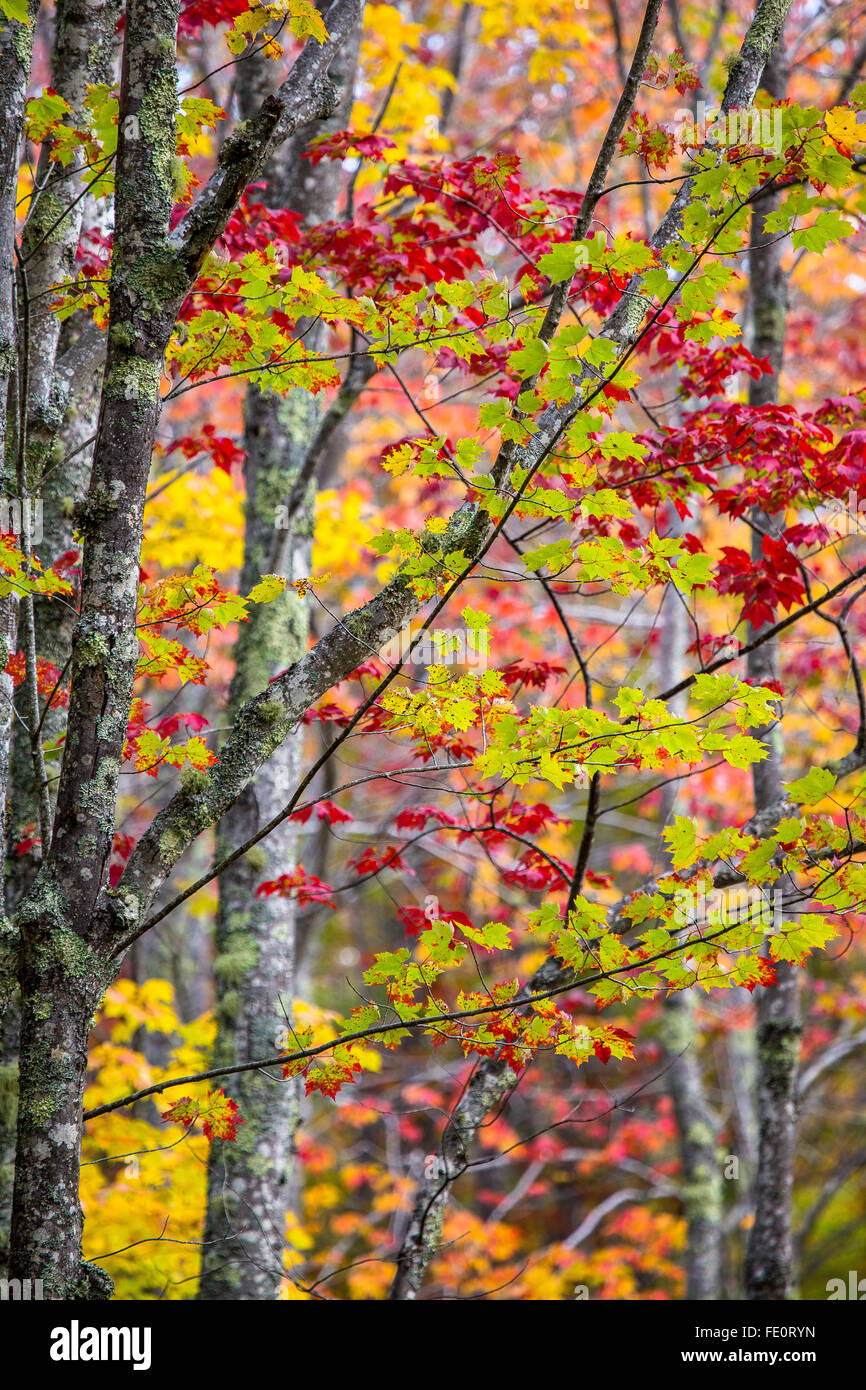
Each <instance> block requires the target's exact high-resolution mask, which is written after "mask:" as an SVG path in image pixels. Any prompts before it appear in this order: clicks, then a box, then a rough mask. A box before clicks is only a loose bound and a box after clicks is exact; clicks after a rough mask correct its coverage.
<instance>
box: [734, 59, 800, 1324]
mask: <svg viewBox="0 0 866 1390" xmlns="http://www.w3.org/2000/svg"><path fill="white" fill-rule="evenodd" d="M763 85H764V87H765V89H766V90H767V92H768V93H769V94H770V96H772V97H773V98H774V99H775V100H781V99H782V98H783V97H784V95H785V90H786V86H787V70H786V63H785V55H784V48H783V45H782V42H781V41H780V42H779V45H778V46H777V48H776V49H775V51H774V54H773V58H772V61H771V62H770V63H768V64H767V70H766V72H765V74H764V82H763ZM777 202H778V199H776V198H772V199H769V200H768V201H767V203H766V204H765V206H764V208H762V210H761V211H759V212H756V213H755V215H754V217H753V220H752V228H751V245H752V250H751V252H750V267H749V270H750V299H751V318H752V351H753V352H754V353H755V355H756V356H758V357H769V359H770V361H771V363H772V366H773V374H772V376H763V377H761V378H759V380H757V381H751V382H750V386H749V403H750V405H757V406H760V405H767V404H772V403H774V402H776V401H778V399H779V377H780V374H781V370H782V360H783V354H784V344H785V325H786V311H787V294H786V280H785V275H784V271H783V268H782V253H783V249H784V247H783V243H782V242H781V241H780V239H779V238H778V236H775V235H768V234H767V233H766V232H765V231H764V217H765V215H766V214H769V213H770V212H772V211H773V208H774V206H775V205H776V204H777ZM752 521H753V524H754V526H755V527H756V528H757V531H758V532H769V533H771V534H772V533H773V532H775V531H777V530H778V529H779V528H780V526H781V525H783V524H784V522H783V520H782V519H780V518H775V517H771V516H768V515H767V513H766V512H761V511H756V512H754V513H753V515H752ZM759 553H760V534H755V533H753V554H755V555H756V556H757V555H758V554H759ZM777 658H778V652H777V644H776V643H775V642H767V643H765V644H764V645H763V646H762V647H760V648H758V649H757V650H756V651H754V652H752V653H750V654H749V657H748V665H747V669H748V674H749V676H750V677H751V678H752V680H754V681H755V682H756V683H757V684H765V683H767V682H770V681H773V680H775V679H776V678H777V671H778V660H777ZM764 742H765V747H766V749H767V754H768V756H767V757H766V759H765V760H764V761H763V762H761V763H756V764H755V765H754V767H753V769H752V780H753V786H754V795H755V810H756V812H760V811H762V810H764V809H765V808H767V807H770V806H773V805H776V804H778V802H779V801H780V800H781V799H782V797H783V796H784V791H783V788H782V774H783V749H782V739H781V729H780V728H779V727H778V726H776V727H775V728H774V729H772V730H767V731H765V739H764ZM776 976H777V981H778V983H777V984H776V985H774V986H771V987H770V988H768V989H761V990H760V993H759V999H758V1019H757V1033H756V1044H757V1046H756V1071H757V1079H756V1107H757V1122H758V1169H757V1173H756V1176H755V1184H754V1203H755V1220H754V1224H753V1225H752V1227H751V1229H750V1231H749V1241H748V1249H747V1253H746V1266H745V1282H746V1296H747V1298H749V1299H750V1300H756V1301H762V1302H766V1301H780V1300H784V1299H788V1298H790V1297H791V1296H792V1293H793V1287H794V1279H795V1275H794V1251H793V1238H792V1232H791V1200H792V1195H793V1186H794V1159H795V1154H796V1121H797V1072H798V1067H799V1060H800V1040H801V1035H802V1024H801V1020H800V985H799V971H798V970H797V969H796V967H794V966H791V965H789V964H788V963H787V962H784V961H780V962H779V963H778V964H777V966H776Z"/></svg>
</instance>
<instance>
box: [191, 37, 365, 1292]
mask: <svg viewBox="0 0 866 1390" xmlns="http://www.w3.org/2000/svg"><path fill="white" fill-rule="evenodd" d="M359 44H360V25H359V26H358V27H357V29H356V30H355V32H354V34H353V35H352V37H351V38H350V39H349V40H348V41H347V43H346V45H345V46H344V48H343V50H342V52H341V54H340V58H339V61H338V64H335V68H334V69H333V70H332V72H333V75H334V76H335V77H337V80H338V81H339V83H340V87H341V91H342V98H341V102H340V105H339V107H338V108H337V110H336V111H335V113H334V115H333V116H332V117H331V119H330V121H328V122H325V123H323V129H324V130H326V131H327V130H328V129H332V130H340V129H342V128H344V127H345V126H346V125H347V124H348V119H349V114H350V112H351V107H352V96H353V86H354V72H355V66H356V63H357V53H358V46H359ZM250 66H252V65H250ZM269 68H270V63H269V60H267V59H260V60H259V61H258V64H257V65H256V67H255V69H254V72H253V73H252V74H250V72H249V68H248V69H247V77H248V82H247V84H246V85H245V90H244V96H243V102H242V107H245V108H246V109H243V111H242V114H243V115H244V116H245V117H248V116H249V115H250V114H251V113H252V111H253V110H254V109H255V107H256V106H257V105H258V104H259V102H260V100H261V98H262V97H263V96H264V95H265V94H266V93H267V90H268V85H267V84H268V80H269V78H270V71H269ZM306 144H307V137H306V135H305V134H299V135H298V136H296V137H294V138H293V139H291V140H288V141H286V143H285V145H283V146H282V148H281V149H280V151H279V153H278V154H277V156H276V158H275V159H274V160H273V162H272V164H271V166H270V168H269V170H268V174H267V179H266V185H265V190H264V193H263V198H264V201H265V202H266V203H267V204H268V205H270V206H273V207H285V208H289V209H291V210H292V211H294V212H297V213H300V214H301V215H302V216H303V217H304V219H305V221H306V222H307V223H308V224H311V225H315V224H316V223H320V222H326V221H330V220H331V219H332V218H333V217H334V215H335V212H336V203H337V195H338V192H339V165H334V164H333V163H332V162H330V161H323V162H322V163H320V164H319V165H317V166H316V167H315V168H314V167H313V166H312V165H311V163H310V161H309V160H306V159H303V158H302V156H303V153H304V150H305V148H306ZM316 333H317V330H316V328H311V329H310V331H309V332H308V334H307V337H306V342H307V345H308V346H309V347H310V348H311V349H314V348H315V346H316V342H317V341H318V339H317V337H316ZM319 336H321V335H319ZM318 417H319V409H318V406H317V403H316V401H315V399H314V398H313V397H312V396H311V395H309V394H308V393H307V392H305V391H290V392H289V394H288V395H287V396H286V397H285V398H280V397H277V396H274V395H264V394H262V393H261V392H259V391H258V390H257V389H256V388H255V387H254V386H251V387H250V388H249V389H248V391H247V397H246V405H245V434H244V447H245V451H246V464H245V473H246V492H247V503H246V537H245V555H244V567H243V576H242V582H241V591H242V592H246V591H247V590H248V589H249V588H251V587H252V586H253V584H255V583H256V582H257V580H258V579H259V578H260V576H261V575H262V574H263V573H266V572H268V571H269V570H270V569H271V568H272V557H273V555H274V554H275V553H276V548H275V545H274V541H275V525H276V519H277V515H278V511H279V508H280V507H281V505H284V504H285V501H286V498H287V497H288V496H289V494H290V493H291V492H292V488H293V484H294V483H295V481H296V480H297V478H298V475H299V474H300V472H301V470H302V468H303V465H304V462H305V457H306V455H307V451H308V449H309V447H310V443H311V441H312V439H313V438H314V436H315V433H316V424H317V421H318ZM314 500H315V487H314V484H310V485H309V486H308V487H306V488H305V489H304V498H303V501H302V503H301V506H300V507H299V509H298V510H297V512H296V513H295V516H294V518H293V520H292V523H291V527H290V534H289V536H288V544H287V545H285V546H282V547H281V550H282V551H283V554H284V558H283V567H284V572H285V574H286V576H287V578H289V579H293V578H299V577H300V576H302V575H305V574H308V573H309V572H310V568H311V563H310V553H311V541H312V530H313V511H314ZM281 572H282V571H281ZM307 637H308V609H307V605H306V602H305V601H302V600H300V599H299V598H298V597H297V596H296V595H295V593H294V592H293V591H292V590H287V591H286V592H285V593H284V594H283V596H282V597H281V598H280V599H278V600H276V601H275V602H274V603H272V604H269V605H267V606H266V607H259V608H256V609H254V610H253V612H252V613H251V614H250V621H249V623H247V624H243V625H242V627H241V631H240V633H239V636H238V642H237V646H236V648H235V655H236V669H235V676H234V679H233V682H232V689H231V699H230V713H231V715H232V717H233V718H234V717H236V715H237V712H238V710H239V709H240V708H241V707H242V706H243V705H244V704H245V703H246V702H247V701H248V700H250V699H252V698H253V696H255V695H256V694H258V692H259V691H261V690H264V689H266V688H267V684H268V681H269V679H270V678H271V677H272V676H274V675H277V674H278V673H279V672H280V671H282V670H285V669H286V668H287V667H289V666H291V665H292V664H293V663H294V662H296V661H299V660H300V658H301V657H302V656H303V655H304V653H305V652H306V649H307ZM303 737H304V729H303V726H301V728H300V729H299V730H298V731H297V733H294V734H290V735H289V737H288V738H287V739H286V740H285V741H284V742H283V743H282V745H281V746H280V747H279V748H277V749H276V751H275V752H274V753H273V754H272V756H271V757H270V758H269V760H268V761H267V762H266V763H265V764H264V766H263V767H262V768H261V770H260V772H259V774H258V776H257V777H256V779H255V783H251V784H250V785H248V786H247V787H246V788H245V790H244V791H243V793H242V794H241V796H240V797H239V798H238V800H237V801H236V802H235V804H234V806H232V808H231V810H230V811H229V812H228V814H227V815H226V816H224V817H223V818H222V820H221V821H220V823H219V830H218V846H219V849H218V857H220V858H222V857H223V856H224V855H225V854H227V853H229V852H230V851H231V850H233V849H235V848H236V847H237V846H238V845H240V844H243V843H245V842H246V841H247V840H249V839H250V838H251V836H253V835H255V834H256V832H257V831H258V830H259V829H260V828H261V827H262V826H263V825H266V824H267V823H268V822H269V821H270V820H272V819H273V817H274V816H276V815H277V814H278V812H279V811H281V810H282V808H283V807H284V806H285V805H286V804H287V802H288V801H289V799H290V796H291V793H292V791H293V790H294V787H295V785H296V784H297V781H298V769H299V765H300V758H301V752H302V746H303ZM295 839H296V836H295V833H294V827H293V826H292V825H291V823H290V822H289V821H284V822H283V824H282V825H280V826H278V827H277V829H276V830H274V831H272V832H271V834H270V835H269V836H268V837H267V838H266V839H265V840H263V841H262V843H261V844H260V845H257V846H256V847H255V848H254V849H253V850H251V851H250V852H249V853H248V854H247V855H245V856H244V857H243V858H242V859H239V860H238V861H237V862H236V863H234V864H232V865H231V866H230V867H229V868H228V869H226V870H225V872H224V873H223V874H222V875H221V876H220V879H219V911H218V917H217V938H216V939H217V956H216V960H215V962H214V973H215V977H216V1012H217V1030H218V1031H217V1042H216V1049H215V1056H216V1058H217V1059H218V1061H219V1063H220V1064H222V1063H226V1064H227V1065H232V1064H234V1063H236V1062H246V1061H250V1060H251V1059H253V1058H255V1057H262V1056H268V1055H269V1054H272V1053H273V1052H274V1050H275V1049H276V1048H278V1047H279V1046H280V1045H281V1043H282V1041H283V1039H284V1038H285V1036H286V1032H287V1028H288V1020H289V1019H290V1018H291V1015H292V999H293V995H294V993H295V954H296V933H295V917H296V904H295V903H294V901H292V900H290V899H286V898H282V897H279V896H273V897H264V898H257V897H256V895H255V892H256V888H257V887H258V885H259V884H260V883H262V882H264V881H266V880H268V879H273V878H276V877H277V876H278V875H280V874H282V873H286V872H287V871H288V870H290V868H291V867H292V865H293V864H294V863H295V854H296V845H295ZM225 1090H226V1093H227V1094H230V1095H231V1096H232V1097H233V1098H234V1099H235V1100H236V1102H237V1104H238V1108H239V1110H240V1113H241V1115H242V1116H243V1118H244V1125H243V1127H242V1128H241V1130H240V1131H239V1135H238V1142H237V1143H234V1144H225V1143H223V1142H222V1141H220V1140H215V1141H214V1143H213V1145H212V1147H211V1153H210V1158H209V1164H208V1201H207V1217H206V1221H205V1237H204V1239H205V1246H204V1253H203V1258H202V1276H201V1285H200V1290H199V1297H200V1298H202V1299H212V1300H231V1299H242V1300H258V1301H261V1300H271V1299H275V1298H277V1297H278V1296H279V1292H280V1287H281V1284H282V1282H283V1279H284V1278H285V1267H284V1250H285V1233H286V1219H287V1216H288V1211H289V1203H290V1200H291V1197H290V1194H291V1185H290V1183H289V1171H290V1165H291V1161H292V1152H293V1147H294V1136H295V1132H296V1130H297V1126H298V1121H299V1116H300V1109H299V1107H300V1088H299V1083H298V1082H297V1081H296V1080H291V1081H281V1080H279V1078H277V1079H274V1078H273V1077H272V1076H269V1075H265V1074H260V1073H257V1072H254V1071H253V1072H248V1073H245V1074H244V1075H242V1076H239V1077H236V1078H234V1080H233V1081H232V1082H231V1083H230V1084H227V1086H226V1087H225Z"/></svg>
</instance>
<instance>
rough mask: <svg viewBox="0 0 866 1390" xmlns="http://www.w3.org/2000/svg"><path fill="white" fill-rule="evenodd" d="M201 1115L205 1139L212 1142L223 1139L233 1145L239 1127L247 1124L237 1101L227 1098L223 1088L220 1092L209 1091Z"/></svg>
mask: <svg viewBox="0 0 866 1390" xmlns="http://www.w3.org/2000/svg"><path fill="white" fill-rule="evenodd" d="M200 1113H201V1118H202V1120H203V1125H202V1128H203V1130H204V1134H205V1138H206V1139H210V1140H214V1139H223V1140H225V1141H226V1142H227V1143H233V1142H234V1141H235V1140H236V1139H237V1137H238V1125H242V1124H245V1123H246V1121H245V1120H244V1117H243V1115H241V1113H240V1111H239V1110H238V1107H237V1103H236V1101H233V1100H232V1099H231V1097H230V1096H227V1095H226V1094H225V1092H224V1091H223V1089H222V1087H220V1089H219V1090H218V1091H208V1094H207V1100H206V1101H205V1102H204V1104H203V1105H202V1107H201V1112H200Z"/></svg>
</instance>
